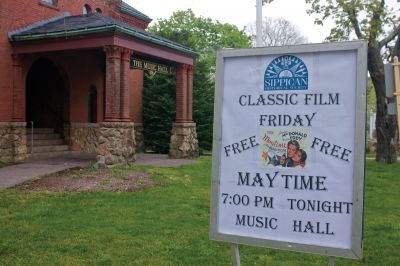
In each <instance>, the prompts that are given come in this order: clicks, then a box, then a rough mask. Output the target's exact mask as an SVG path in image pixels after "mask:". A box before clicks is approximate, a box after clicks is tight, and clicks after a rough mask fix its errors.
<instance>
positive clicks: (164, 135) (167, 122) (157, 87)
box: [143, 73, 176, 153]
mask: <svg viewBox="0 0 400 266" xmlns="http://www.w3.org/2000/svg"><path fill="white" fill-rule="evenodd" d="M175 91H176V87H175V79H173V78H171V77H169V76H163V75H154V76H151V75H149V74H147V73H145V78H144V90H143V127H144V136H145V138H144V141H145V146H146V148H148V149H150V150H152V151H154V152H157V153H168V150H169V141H170V132H171V125H172V123H173V121H174V119H175V100H174V99H175Z"/></svg>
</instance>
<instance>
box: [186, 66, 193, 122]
mask: <svg viewBox="0 0 400 266" xmlns="http://www.w3.org/2000/svg"><path fill="white" fill-rule="evenodd" d="M186 121H187V122H193V66H188V71H187V117H186Z"/></svg>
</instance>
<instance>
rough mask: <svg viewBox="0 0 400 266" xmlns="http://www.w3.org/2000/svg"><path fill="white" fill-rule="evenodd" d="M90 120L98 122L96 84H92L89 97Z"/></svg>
mask: <svg viewBox="0 0 400 266" xmlns="http://www.w3.org/2000/svg"><path fill="white" fill-rule="evenodd" d="M88 122H89V123H96V122H97V89H96V87H95V86H90V89H89V97H88Z"/></svg>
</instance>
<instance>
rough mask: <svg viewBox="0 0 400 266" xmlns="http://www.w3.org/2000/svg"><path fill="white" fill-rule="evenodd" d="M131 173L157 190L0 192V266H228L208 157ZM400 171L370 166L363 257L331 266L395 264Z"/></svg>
mask: <svg viewBox="0 0 400 266" xmlns="http://www.w3.org/2000/svg"><path fill="white" fill-rule="evenodd" d="M133 169H135V170H145V171H149V172H151V173H152V178H153V179H154V180H155V181H156V182H157V183H158V184H159V185H158V186H157V187H154V188H151V189H149V190H146V191H142V192H136V193H127V192H92V193H72V194H67V193H47V192H21V191H16V190H2V191H0V265H231V257H230V256H231V253H230V245H229V244H227V243H220V242H214V241H210V240H209V236H208V235H209V198H210V172H211V157H203V158H201V159H199V163H198V164H196V165H191V166H182V167H176V168H153V167H144V166H143V167H135V168H133ZM119 171H123V170H115V172H116V173H117V174H118V172H119ZM399 173H400V164H399V163H398V164H396V165H382V164H378V163H376V162H373V161H368V162H367V177H366V200H365V205H366V206H365V241H364V253H365V256H364V259H363V260H362V261H352V260H346V259H338V260H337V261H336V265H373V266H377V265H393V266H394V265H400V258H399V250H400V207H399V206H400V205H399V188H400V178H399ZM240 255H241V262H242V265H277V266H278V265H279V266H291V265H293V266H297V265H304V266H309V265H310V266H312V265H327V261H328V259H327V258H326V257H323V256H319V255H309V254H300V253H294V252H285V251H278V250H272V249H264V248H256V247H249V246H240Z"/></svg>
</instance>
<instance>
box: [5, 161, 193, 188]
mask: <svg viewBox="0 0 400 266" xmlns="http://www.w3.org/2000/svg"><path fill="white" fill-rule="evenodd" d="M94 162H95V157H94V156H88V155H64V156H57V157H51V158H43V159H32V160H27V161H25V162H23V163H20V164H16V165H11V166H6V167H3V168H0V189H4V188H9V187H13V186H15V185H18V184H20V183H22V182H24V181H26V180H29V179H32V178H34V177H38V176H43V175H48V174H52V173H56V172H60V171H63V170H66V169H71V168H77V167H87V166H89V165H90V163H94ZM193 163H196V161H194V160H188V159H169V158H168V155H163V154H138V155H137V160H136V162H135V163H134V165H154V166H164V167H168V166H179V165H188V164H193Z"/></svg>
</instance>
